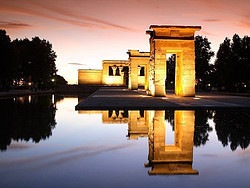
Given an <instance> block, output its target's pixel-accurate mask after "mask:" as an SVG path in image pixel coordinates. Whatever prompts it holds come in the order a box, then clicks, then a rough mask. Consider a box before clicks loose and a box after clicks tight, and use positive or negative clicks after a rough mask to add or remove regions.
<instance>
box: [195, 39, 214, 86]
mask: <svg viewBox="0 0 250 188" xmlns="http://www.w3.org/2000/svg"><path fill="white" fill-rule="evenodd" d="M210 44H211V43H210V42H209V41H208V39H207V38H206V37H204V38H203V37H202V36H199V35H198V36H196V37H195V71H196V80H197V81H198V86H201V88H205V86H206V84H208V83H209V80H210V76H209V74H210V72H211V70H212V66H211V65H210V64H209V61H210V59H211V58H212V57H213V56H214V52H213V51H212V50H211V47H210Z"/></svg>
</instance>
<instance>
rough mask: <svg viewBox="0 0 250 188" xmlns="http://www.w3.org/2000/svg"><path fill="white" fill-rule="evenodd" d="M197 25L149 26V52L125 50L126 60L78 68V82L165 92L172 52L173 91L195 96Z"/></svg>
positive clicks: (156, 92)
mask: <svg viewBox="0 0 250 188" xmlns="http://www.w3.org/2000/svg"><path fill="white" fill-rule="evenodd" d="M200 29H201V27H200V26H171V25H151V26H150V27H149V30H147V31H146V33H147V34H148V35H150V38H149V43H150V52H140V51H139V50H128V52H127V53H128V55H129V58H128V60H103V61H102V67H103V69H102V70H83V69H80V70H78V84H86V85H88V84H93V85H110V86H128V88H129V89H130V90H136V89H138V86H143V87H144V89H145V90H146V91H147V92H148V94H149V95H152V96H165V95H166V78H167V77H168V75H167V71H166V70H167V63H166V62H167V55H168V54H174V55H175V57H176V58H175V59H176V60H175V70H174V71H175V74H174V75H175V87H174V88H175V94H176V95H177V96H184V97H192V96H195V46H194V34H195V31H199V30H200Z"/></svg>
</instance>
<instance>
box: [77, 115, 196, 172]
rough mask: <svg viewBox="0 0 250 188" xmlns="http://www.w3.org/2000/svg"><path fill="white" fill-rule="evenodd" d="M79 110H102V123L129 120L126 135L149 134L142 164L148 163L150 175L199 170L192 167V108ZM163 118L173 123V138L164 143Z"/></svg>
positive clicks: (131, 136) (164, 122) (133, 137)
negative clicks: (146, 156)
mask: <svg viewBox="0 0 250 188" xmlns="http://www.w3.org/2000/svg"><path fill="white" fill-rule="evenodd" d="M79 113H102V123H104V124H105V123H109V124H111V123H115V124H119V123H128V138H129V139H138V138H139V137H148V143H149V154H148V163H145V164H144V165H145V167H151V170H150V171H148V173H149V174H150V175H154V174H155V175H156V174H168V175H171V174H198V171H197V170H194V169H193V168H192V163H193V143H194V142H193V141H194V126H195V111H192V110H175V111H172V113H171V111H164V110H157V111H152V110H145V111H144V110H141V111H127V110H109V111H79ZM166 122H170V124H173V125H172V126H173V127H172V129H173V130H174V141H173V143H172V144H171V145H169V144H166V143H168V142H166V141H167V140H168V139H169V138H168V137H166V132H167V131H169V130H167V129H171V127H167V126H166Z"/></svg>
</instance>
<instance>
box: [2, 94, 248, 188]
mask: <svg viewBox="0 0 250 188" xmlns="http://www.w3.org/2000/svg"><path fill="white" fill-rule="evenodd" d="M80 100H81V99H80V98H79V97H62V96H54V95H52V96H47V95H46V96H27V97H17V98H8V99H1V100H0V117H1V123H0V147H1V148H0V149H1V151H0V177H1V178H0V187H72V186H73V187H249V174H250V147H249V142H250V111H237V110H227V109H224V110H195V111H194V110H183V111H182V110H160V111H153V110H150V111H147V110H141V111H123V110H120V111H118V110H109V111H75V105H77V104H78V102H79V101H80Z"/></svg>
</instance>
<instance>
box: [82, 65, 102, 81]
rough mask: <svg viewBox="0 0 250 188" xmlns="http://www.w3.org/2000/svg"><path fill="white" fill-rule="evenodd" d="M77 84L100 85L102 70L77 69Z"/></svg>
mask: <svg viewBox="0 0 250 188" xmlns="http://www.w3.org/2000/svg"><path fill="white" fill-rule="evenodd" d="M78 84H79V85H80V84H85V85H101V84H102V70H84V69H79V70H78Z"/></svg>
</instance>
